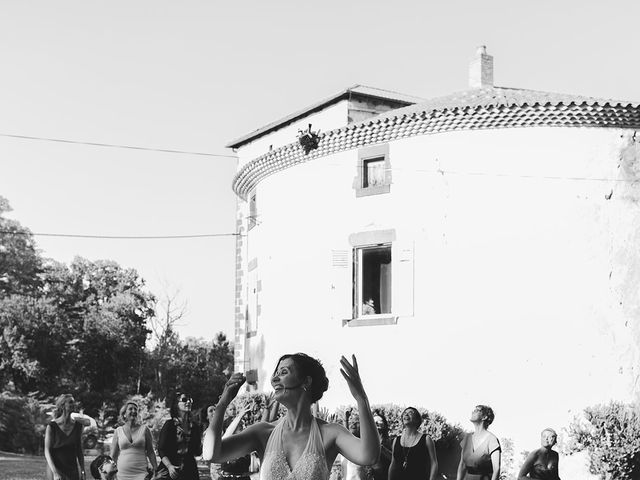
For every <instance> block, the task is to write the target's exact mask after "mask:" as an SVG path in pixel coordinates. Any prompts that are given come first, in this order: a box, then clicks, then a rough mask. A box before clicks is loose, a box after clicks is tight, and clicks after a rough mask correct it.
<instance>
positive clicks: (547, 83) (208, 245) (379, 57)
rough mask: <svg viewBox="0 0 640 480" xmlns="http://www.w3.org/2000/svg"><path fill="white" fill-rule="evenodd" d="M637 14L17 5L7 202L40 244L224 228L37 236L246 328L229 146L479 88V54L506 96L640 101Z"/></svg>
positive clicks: (10, 51)
mask: <svg viewBox="0 0 640 480" xmlns="http://www.w3.org/2000/svg"><path fill="white" fill-rule="evenodd" d="M638 18H640V2H637V1H634V0H628V1H608V2H599V1H590V2H589V1H584V0H582V1H577V0H569V1H546V0H541V1H536V2H515V1H513V0H510V1H507V0H504V1H494V0H487V1H484V2H477V1H450V2H423V1H413V2H410V1H402V0H400V1H394V2H388V1H380V0H368V1H362V0H356V1H341V2H338V1H325V2H313V3H312V2H301V1H296V2H294V1H271V2H264V1H260V2H258V1H256V2H253V1H244V2H219V1H213V0H207V1H195V0H182V1H180V2H175V1H166V0H154V1H136V0H127V1H119V0H115V1H114V0H111V1H108V2H107V1H86V0H78V1H65V0H59V1H56V2H50V1H44V0H33V1H29V2H24V1H18V0H16V1H10V0H0V65H1V66H2V67H1V69H2V72H1V74H0V195H2V196H4V197H6V198H7V199H8V200H9V201H10V203H11V205H12V207H13V209H14V211H13V212H12V214H11V216H12V218H15V219H17V220H19V221H20V222H21V223H22V224H23V225H24V226H26V227H28V228H30V229H31V231H33V232H35V233H58V234H88V235H106V236H109V235H111V236H118V235H120V236H166V235H197V234H223V235H222V236H217V237H207V238H197V239H154V240H141V239H138V240H115V239H100V240H98V239H79V238H67V237H47V236H37V237H36V240H37V243H38V246H39V248H40V249H41V250H42V253H43V255H44V256H47V257H52V258H55V259H57V260H59V261H65V262H70V261H71V260H72V259H73V258H74V256H76V255H79V256H82V257H85V258H88V259H91V260H97V259H113V260H116V261H117V262H119V263H120V264H121V265H123V266H125V267H131V268H135V269H136V270H137V271H138V272H139V273H140V275H141V276H142V277H143V278H144V279H145V280H146V282H147V287H148V288H149V290H151V291H152V292H153V293H155V294H156V295H157V296H159V297H162V296H164V295H166V294H171V295H173V294H176V292H177V295H178V297H179V298H180V299H181V300H182V301H184V302H186V303H187V312H186V314H185V316H184V317H183V319H182V321H181V324H180V325H179V326H178V331H179V333H180V334H181V335H182V336H196V337H203V338H208V339H210V338H213V336H214V335H215V333H216V332H218V331H223V332H225V333H227V335H229V336H232V333H233V320H234V318H233V315H234V283H235V279H234V271H235V257H234V255H235V237H234V236H233V235H232V234H233V233H234V232H235V205H236V198H235V195H234V193H233V192H232V190H231V183H232V179H233V176H234V173H235V169H236V160H235V158H233V156H234V152H233V151H231V150H230V149H227V148H225V145H226V144H227V143H228V142H229V141H231V140H233V139H235V138H237V137H240V136H242V135H244V134H245V133H248V132H250V131H252V130H254V129H256V128H259V127H261V126H263V125H265V124H267V123H270V122H271V121H273V120H276V119H278V118H280V117H282V116H285V115H286V114H288V113H290V112H292V111H296V110H299V109H301V108H303V107H305V106H307V105H310V104H312V103H314V102H316V101H318V100H319V99H322V98H325V97H327V96H329V95H332V94H334V93H337V92H339V91H341V90H343V89H345V88H346V87H348V86H351V85H354V84H364V85H369V86H373V87H378V88H384V89H388V90H393V91H397V92H402V93H405V94H410V95H416V96H420V97H424V98H429V97H435V96H440V95H445V94H448V93H451V92H453V91H459V90H463V89H465V88H466V87H467V69H468V63H469V61H470V60H471V59H472V58H473V56H474V54H475V50H476V47H477V46H479V45H486V46H487V52H488V53H489V54H491V55H493V56H494V72H495V73H494V77H495V84H496V85H498V86H506V87H517V88H530V89H535V90H545V91H552V92H562V93H574V94H583V95H589V96H595V97H605V98H615V99H619V100H640V82H639V81H638V80H639V78H640V62H638V50H639V49H638V40H637V19H638ZM10 135H19V136H27V137H39V138H49V139H60V140H69V141H74V142H89V143H104V144H115V145H124V146H136V147H143V148H148V149H151V150H133V149H125V148H106V147H98V146H90V145H80V144H76V143H61V142H51V141H43V140H35V139H24V138H15V137H12V136H10ZM292 141H293V139H292ZM153 149H165V150H167V149H168V150H180V151H184V152H195V153H207V154H210V155H195V154H192V153H165V152H159V151H154V150H153ZM213 155H220V156H213Z"/></svg>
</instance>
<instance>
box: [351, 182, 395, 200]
mask: <svg viewBox="0 0 640 480" xmlns="http://www.w3.org/2000/svg"><path fill="white" fill-rule="evenodd" d="M390 191H391V184H390V183H388V184H385V185H376V186H375V187H365V188H356V197H368V196H370V195H380V194H383V193H389V192H390Z"/></svg>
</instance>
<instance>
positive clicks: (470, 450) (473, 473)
mask: <svg viewBox="0 0 640 480" xmlns="http://www.w3.org/2000/svg"><path fill="white" fill-rule="evenodd" d="M494 418H495V415H494V413H493V410H492V409H491V407H489V406H487V405H478V406H477V407H476V408H474V409H473V411H472V412H471V419H470V420H471V423H473V426H474V432H473V433H467V434H466V435H465V436H464V438H463V439H462V442H461V444H460V446H461V447H462V453H461V455H460V464H459V465H458V478H457V480H498V479H499V478H500V461H501V448H500V441H499V440H498V437H496V436H495V435H494V434H493V433H491V432H490V431H489V430H487V429H488V428H489V425H491V424H492V423H493V419H494Z"/></svg>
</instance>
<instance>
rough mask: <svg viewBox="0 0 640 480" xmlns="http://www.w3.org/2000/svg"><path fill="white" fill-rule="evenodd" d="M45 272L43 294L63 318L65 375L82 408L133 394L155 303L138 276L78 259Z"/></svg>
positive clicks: (110, 265) (111, 263)
mask: <svg viewBox="0 0 640 480" xmlns="http://www.w3.org/2000/svg"><path fill="white" fill-rule="evenodd" d="M46 272H47V277H46V285H47V286H48V289H47V295H49V296H50V297H51V298H53V299H55V300H56V301H57V302H58V305H59V306H60V307H61V308H62V309H63V310H64V312H65V314H66V317H67V318H66V319H67V325H68V330H67V335H68V337H67V338H66V345H67V347H68V348H67V352H66V358H67V360H68V361H67V362H66V363H67V365H68V370H67V372H66V375H67V379H68V381H69V383H71V384H74V385H75V387H76V389H77V393H78V394H79V396H80V399H81V400H82V401H83V403H84V404H85V407H87V408H88V409H90V411H93V410H96V411H97V409H98V408H99V406H100V405H101V404H102V402H103V401H104V399H105V398H107V399H117V400H119V399H121V398H122V397H123V396H126V395H130V394H133V393H136V384H137V380H138V377H139V371H140V365H141V364H142V363H143V362H144V359H145V344H146V341H147V336H148V334H149V333H150V330H149V329H148V328H147V322H148V320H149V318H151V317H152V316H153V315H154V303H155V297H154V296H153V295H152V294H151V293H150V292H147V291H146V290H145V289H144V280H142V279H141V278H140V277H139V275H138V273H137V272H136V271H135V270H134V269H126V268H122V267H121V266H120V265H118V264H117V263H116V262H114V261H110V260H98V261H95V262H92V261H89V260H86V259H84V258H80V257H76V258H75V259H74V261H73V262H72V263H71V265H70V266H69V267H66V266H65V265H63V264H57V263H52V264H50V265H49V268H48V269H47V271H46Z"/></svg>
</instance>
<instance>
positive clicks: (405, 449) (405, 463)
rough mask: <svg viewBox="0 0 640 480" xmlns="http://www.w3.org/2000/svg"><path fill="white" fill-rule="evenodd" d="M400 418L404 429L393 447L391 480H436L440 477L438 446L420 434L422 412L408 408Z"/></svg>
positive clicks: (390, 469)
mask: <svg viewBox="0 0 640 480" xmlns="http://www.w3.org/2000/svg"><path fill="white" fill-rule="evenodd" d="M400 418H401V419H402V425H403V429H402V434H401V435H400V436H399V437H396V438H395V440H394V441H393V445H392V447H391V465H389V480H422V479H425V478H426V479H429V480H435V479H436V476H437V475H438V458H437V457H436V446H435V444H434V443H433V440H432V439H431V438H429V437H428V436H427V435H426V434H424V433H421V432H420V425H422V416H421V415H420V412H418V410H417V409H416V408H414V407H408V408H405V410H404V412H402V415H401V417H400Z"/></svg>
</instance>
